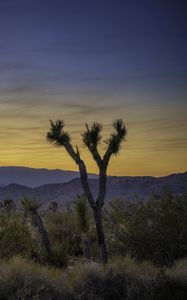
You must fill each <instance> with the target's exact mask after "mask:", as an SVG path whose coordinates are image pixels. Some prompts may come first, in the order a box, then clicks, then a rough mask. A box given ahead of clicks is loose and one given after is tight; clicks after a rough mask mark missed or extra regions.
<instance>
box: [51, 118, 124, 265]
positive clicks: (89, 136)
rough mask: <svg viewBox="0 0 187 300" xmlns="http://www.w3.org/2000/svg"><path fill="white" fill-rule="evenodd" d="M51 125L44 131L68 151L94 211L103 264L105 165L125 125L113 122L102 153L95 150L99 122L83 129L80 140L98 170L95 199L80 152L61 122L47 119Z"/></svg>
mask: <svg viewBox="0 0 187 300" xmlns="http://www.w3.org/2000/svg"><path fill="white" fill-rule="evenodd" d="M50 125H51V127H50V131H49V132H48V133H47V140H48V141H49V142H50V143H52V144H54V145H55V146H57V147H64V148H65V150H66V151H67V153H68V154H69V155H70V157H71V158H72V159H73V160H74V162H75V163H76V164H77V166H78V167H79V172H80V179H81V183H82V187H83V190H84V193H85V196H86V198H87V200H88V202H89V204H90V207H91V208H92V210H93V215H94V220H95V226H96V232H97V240H98V246H99V256H100V260H101V261H102V262H103V263H107V261H108V255H107V250H106V243H105V234H104V228H103V205H104V200H105V194H106V180H107V168H108V165H109V162H110V159H111V156H112V155H117V154H118V153H119V151H120V148H121V144H122V142H123V141H124V140H125V137H126V135H127V129H126V127H125V124H124V122H123V120H121V119H119V120H115V121H113V123H112V127H113V129H114V132H113V133H112V134H111V135H110V136H109V138H107V139H105V141H104V142H105V145H106V150H105V153H104V155H103V156H101V155H100V153H99V151H98V145H99V144H100V143H101V140H102V135H101V132H102V129H103V125H102V123H97V122H94V123H93V124H92V125H91V127H89V126H88V124H86V130H85V131H84V132H83V133H82V140H83V143H84V145H85V146H86V147H87V148H88V150H89V151H90V153H91V155H92V157H93V159H94V160H95V162H96V164H97V166H98V169H99V191H98V196H97V198H96V199H94V196H93V193H92V191H91V189H90V187H89V183H88V176H87V170H86V165H85V163H84V161H83V159H82V158H81V155H80V151H79V149H78V147H77V146H76V150H75V149H74V148H73V146H72V144H71V137H70V135H69V133H68V132H66V131H64V126H65V123H64V121H62V120H57V121H56V122H53V121H50Z"/></svg>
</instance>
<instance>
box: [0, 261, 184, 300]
mask: <svg viewBox="0 0 187 300" xmlns="http://www.w3.org/2000/svg"><path fill="white" fill-rule="evenodd" d="M181 267H182V273H181V272H180V270H181ZM183 275H185V279H184V278H183ZM186 275H187V268H186V262H185V261H180V263H177V264H176V266H175V267H173V268H171V269H160V268H156V267H154V266H152V265H151V264H150V263H147V262H143V263H137V262H136V261H134V260H132V259H130V258H129V257H125V258H122V257H118V258H115V259H113V260H112V261H110V262H109V264H108V265H107V266H103V265H101V264H99V263H95V262H94V263H93V262H91V263H82V262H81V261H80V262H77V263H76V264H75V265H72V267H71V268H69V269H68V272H67V271H66V270H65V269H57V268H54V267H50V268H49V267H46V266H41V265H39V264H36V263H33V262H31V261H29V260H27V259H23V258H22V257H19V256H18V257H14V258H13V259H11V260H10V262H3V263H1V264H0V299H5V300H6V299H24V300H27V299H29V300H30V299H42V300H43V299H49V300H53V299H54V300H56V299H58V300H60V299H62V300H79V299H80V300H116V299H119V300H165V299H171V300H184V299H186V296H187V291H186V288H187V285H186V283H187V282H186V278H187V276H186ZM182 278H183V279H182ZM181 279H182V280H181Z"/></svg>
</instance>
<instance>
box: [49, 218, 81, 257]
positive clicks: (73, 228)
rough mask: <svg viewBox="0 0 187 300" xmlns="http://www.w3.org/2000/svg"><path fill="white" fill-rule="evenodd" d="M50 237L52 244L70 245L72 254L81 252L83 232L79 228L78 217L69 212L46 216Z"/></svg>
mask: <svg viewBox="0 0 187 300" xmlns="http://www.w3.org/2000/svg"><path fill="white" fill-rule="evenodd" d="M45 220H46V226H47V230H48V234H49V239H50V241H51V244H52V245H57V244H64V245H66V246H65V247H66V249H67V245H68V248H69V249H68V253H69V255H70V256H76V255H79V254H81V247H80V240H81V234H80V232H79V230H78V228H77V223H76V217H75V215H74V214H73V213H69V212H63V213H62V212H56V213H55V214H54V213H52V214H47V215H46V216H45Z"/></svg>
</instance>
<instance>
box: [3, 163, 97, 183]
mask: <svg viewBox="0 0 187 300" xmlns="http://www.w3.org/2000/svg"><path fill="white" fill-rule="evenodd" d="M76 177H79V173H78V172H76V171H64V170H59V169H56V170H48V169H34V168H28V167H0V186H5V185H8V184H11V183H16V184H20V185H26V186H28V187H36V186H40V185H43V184H48V183H59V182H61V183H62V182H67V181H70V180H71V179H73V178H76ZM96 177H97V175H95V174H89V178H96Z"/></svg>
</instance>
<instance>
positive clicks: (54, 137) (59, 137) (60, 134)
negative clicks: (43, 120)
mask: <svg viewBox="0 0 187 300" xmlns="http://www.w3.org/2000/svg"><path fill="white" fill-rule="evenodd" d="M50 124H51V128H50V131H49V132H48V133H47V140H48V141H49V142H50V143H52V144H55V146H57V147H61V146H64V145H65V144H66V143H69V142H70V135H69V134H68V133H67V132H65V131H64V130H63V128H64V126H65V124H64V121H61V120H57V121H56V122H53V121H52V120H50Z"/></svg>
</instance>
